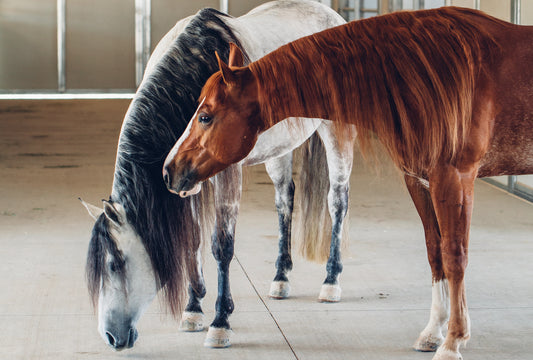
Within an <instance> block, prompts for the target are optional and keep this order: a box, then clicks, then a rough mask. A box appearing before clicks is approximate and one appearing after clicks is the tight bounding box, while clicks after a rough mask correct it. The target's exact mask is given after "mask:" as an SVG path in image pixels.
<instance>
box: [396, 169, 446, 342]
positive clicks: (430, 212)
mask: <svg viewBox="0 0 533 360" xmlns="http://www.w3.org/2000/svg"><path fill="white" fill-rule="evenodd" d="M404 178H405V184H406V185H407V189H408V190H409V194H410V195H411V198H412V199H413V202H414V204H415V207H416V210H417V212H418V215H419V216H420V219H421V220H422V224H423V226H424V233H425V237H426V249H427V255H428V260H429V264H430V266H431V273H432V290H431V295H432V296H431V312H430V315H429V321H428V323H427V325H426V327H425V328H424V330H422V332H421V333H420V335H419V336H418V339H417V340H416V342H415V344H414V345H413V348H414V349H415V350H417V351H436V350H437V348H438V347H439V346H440V344H441V343H442V341H443V340H444V336H443V335H442V330H443V329H444V327H445V326H446V324H447V322H448V317H449V299H448V282H447V281H446V279H445V277H444V270H443V268H442V257H441V238H440V230H439V225H438V223H437V217H436V215H435V210H434V208H433V202H432V200H431V195H430V194H429V191H428V188H427V184H426V183H422V182H421V180H420V179H417V178H415V177H412V176H409V175H405V176H404Z"/></svg>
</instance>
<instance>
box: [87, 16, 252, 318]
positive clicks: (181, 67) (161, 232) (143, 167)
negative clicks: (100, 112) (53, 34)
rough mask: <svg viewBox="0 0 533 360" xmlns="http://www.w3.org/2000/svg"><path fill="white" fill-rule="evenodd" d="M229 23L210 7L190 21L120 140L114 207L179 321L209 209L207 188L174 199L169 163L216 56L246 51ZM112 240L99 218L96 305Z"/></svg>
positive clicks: (93, 270)
mask: <svg viewBox="0 0 533 360" xmlns="http://www.w3.org/2000/svg"><path fill="white" fill-rule="evenodd" d="M226 17H227V15H225V14H222V13H220V12H218V11H217V10H214V9H203V10H201V11H200V12H198V14H197V15H196V16H195V17H194V18H193V19H192V20H191V21H190V23H189V24H188V25H187V27H186V28H185V30H184V31H183V33H181V34H180V35H179V36H178V38H177V39H176V40H175V41H174V43H173V44H172V45H171V46H170V48H169V49H168V50H167V52H166V53H165V55H163V57H162V58H161V60H160V61H159V62H158V63H157V65H156V66H155V67H154V70H153V71H152V73H151V74H150V75H149V76H148V78H146V79H145V81H144V82H143V83H142V84H141V86H140V87H139V89H138V90H137V93H136V95H135V97H134V99H133V101H132V103H131V104H130V107H129V110H128V114H127V116H126V119H125V121H124V124H123V128H122V132H121V135H120V140H119V146H118V152H117V161H116V165H115V175H114V183H113V193H112V195H111V199H110V201H111V202H118V203H120V204H122V206H123V207H124V209H125V211H126V216H127V220H128V222H129V223H130V224H131V225H132V226H133V227H134V228H135V230H136V231H137V233H138V235H139V236H140V238H141V239H142V241H143V244H144V246H145V247H146V250H147V252H148V254H149V256H150V258H151V261H152V266H153V268H154V272H155V274H156V278H157V279H156V280H157V282H158V283H159V285H160V286H161V288H162V290H163V291H164V293H165V296H166V302H167V304H168V306H169V309H170V310H171V312H172V313H173V314H174V315H178V314H179V313H180V311H181V303H182V302H181V300H182V297H183V295H182V294H183V293H184V291H183V286H184V285H185V282H186V280H187V277H188V275H189V274H191V273H192V274H194V273H195V272H196V259H195V256H194V253H195V251H196V249H197V248H198V246H199V243H200V237H201V232H202V229H201V228H200V226H198V225H197V222H198V223H199V224H201V226H206V221H205V220H206V218H207V217H208V213H209V208H210V204H209V199H208V198H209V196H208V193H207V192H206V190H207V189H206V186H204V189H203V190H202V192H201V193H200V194H199V195H196V196H193V197H191V198H187V199H182V198H180V197H178V196H177V195H173V194H171V193H170V192H168V191H167V189H166V186H165V184H164V182H163V179H162V175H161V172H162V167H163V162H164V160H165V157H166V156H167V154H168V152H169V151H170V149H171V148H172V146H173V145H174V143H175V142H176V141H177V139H178V138H179V137H180V136H181V134H182V133H183V131H184V130H185V128H186V126H187V124H188V122H189V120H190V119H191V117H192V115H193V114H194V111H195V110H196V107H197V98H198V96H199V95H200V90H201V88H202V86H203V84H204V83H205V81H206V80H207V79H208V77H209V76H210V75H211V74H213V73H214V72H215V71H217V69H218V66H217V62H216V59H215V56H214V54H215V51H217V52H218V53H219V55H221V56H222V57H223V58H224V59H226V60H227V58H228V55H229V43H230V42H234V43H236V44H237V45H239V46H240V43H239V41H238V39H236V38H235V35H234V34H233V31H232V30H231V28H230V27H228V25H227V24H226V23H225V22H224V18H226ZM240 47H241V46H240ZM241 48H242V47H241ZM193 50H194V51H193ZM193 209H194V213H193ZM195 219H198V220H195ZM108 239H109V233H108V230H107V225H106V223H105V222H104V221H103V220H102V221H100V220H98V221H97V223H96V224H95V227H94V229H93V234H92V239H91V243H90V246H89V253H88V258H87V269H86V271H87V279H88V287H89V292H90V293H91V296H92V297H93V299H94V298H97V297H98V294H97V293H98V289H99V286H100V279H101V278H102V276H105V275H104V273H105V268H104V266H103V262H104V256H105V251H103V250H106V249H107V248H106V247H104V245H103V244H102V243H103V242H104V243H107V242H109V240H108Z"/></svg>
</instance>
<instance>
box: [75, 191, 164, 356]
mask: <svg viewBox="0 0 533 360" xmlns="http://www.w3.org/2000/svg"><path fill="white" fill-rule="evenodd" d="M80 200H81V199H80ZM81 201H82V204H83V205H84V206H85V207H86V208H87V210H88V211H89V214H90V215H91V216H92V217H93V218H94V219H95V221H96V222H95V225H94V228H93V232H92V237H91V241H90V244H89V252H88V254H87V265H86V272H87V281H88V286H89V292H90V295H91V297H92V300H93V305H95V307H97V309H98V332H99V333H100V336H101V337H102V338H103V339H104V341H105V342H106V343H107V344H108V345H109V346H111V347H112V348H113V349H114V350H117V351H120V350H123V349H126V348H131V347H132V346H133V344H134V343H135V341H136V340H137V336H138V332H137V329H136V324H137V321H138V320H139V318H140V317H141V315H142V314H143V313H144V311H145V310H146V308H147V307H148V305H149V304H150V303H151V302H152V300H153V299H154V298H155V296H156V294H157V291H158V285H157V282H156V277H155V274H154V270H153V268H152V264H151V261H150V257H149V256H148V253H147V251H146V249H145V247H144V245H143V244H142V242H141V240H140V238H139V235H138V234H137V233H136V232H135V230H134V229H133V227H132V226H131V224H129V223H128V222H127V220H126V214H125V211H124V208H123V207H122V206H121V205H120V204H119V203H114V202H111V201H104V205H103V208H99V207H96V206H94V205H91V204H87V203H85V202H84V201H83V200H81Z"/></svg>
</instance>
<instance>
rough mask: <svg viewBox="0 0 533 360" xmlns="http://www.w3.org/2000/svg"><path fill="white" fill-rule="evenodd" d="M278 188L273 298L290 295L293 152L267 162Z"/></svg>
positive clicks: (271, 177) (275, 186)
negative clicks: (277, 229) (276, 256)
mask: <svg viewBox="0 0 533 360" xmlns="http://www.w3.org/2000/svg"><path fill="white" fill-rule="evenodd" d="M265 167H266V170H267V173H268V175H269V176H270V179H271V180H272V182H273V183H274V188H275V189H276V209H277V211H278V221H279V255H278V258H277V260H276V276H275V277H274V280H273V281H272V284H271V285H270V292H269V293H268V295H269V296H270V297H271V298H273V299H286V298H288V297H289V291H290V286H289V279H288V278H287V273H288V272H289V271H291V270H292V259H291V224H292V210H293V206H294V182H293V181H292V152H290V153H288V154H287V155H284V156H282V157H279V158H276V159H272V160H269V161H267V162H266V163H265Z"/></svg>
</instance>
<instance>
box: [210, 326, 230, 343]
mask: <svg viewBox="0 0 533 360" xmlns="http://www.w3.org/2000/svg"><path fill="white" fill-rule="evenodd" d="M231 333H232V331H231V330H229V329H225V328H216V327H212V326H210V327H209V330H208V331H207V336H206V337H205V341H204V346H205V347H208V348H227V347H229V346H231V342H230V341H229V337H230V335H231Z"/></svg>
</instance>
